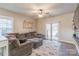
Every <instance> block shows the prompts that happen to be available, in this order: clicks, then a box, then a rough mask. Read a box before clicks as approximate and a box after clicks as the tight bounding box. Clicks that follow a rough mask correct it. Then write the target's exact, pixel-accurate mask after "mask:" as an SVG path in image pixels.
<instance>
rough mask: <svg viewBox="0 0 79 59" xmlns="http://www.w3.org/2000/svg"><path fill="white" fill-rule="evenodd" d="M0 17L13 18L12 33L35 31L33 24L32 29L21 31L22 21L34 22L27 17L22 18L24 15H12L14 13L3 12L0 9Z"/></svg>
mask: <svg viewBox="0 0 79 59" xmlns="http://www.w3.org/2000/svg"><path fill="white" fill-rule="evenodd" d="M0 15H1V16H4V17H5V16H6V17H12V18H13V32H20V33H22V32H28V31H33V30H35V23H34V25H33V29H30V30H28V29H23V21H24V20H31V21H33V22H35V20H33V19H31V18H29V17H27V16H24V15H21V14H17V13H14V12H10V11H8V10H4V9H0Z"/></svg>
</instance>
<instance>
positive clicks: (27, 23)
mask: <svg viewBox="0 0 79 59" xmlns="http://www.w3.org/2000/svg"><path fill="white" fill-rule="evenodd" d="M32 27H33V21H27V20H24V21H23V28H24V29H32Z"/></svg>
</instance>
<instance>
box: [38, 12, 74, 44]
mask: <svg viewBox="0 0 79 59" xmlns="http://www.w3.org/2000/svg"><path fill="white" fill-rule="evenodd" d="M72 20H73V13H67V14H63V15H59V16H56V17H51V18H48V19H39V20H37V32H38V33H43V34H45V24H46V23H53V22H59V40H60V41H65V42H69V43H75V41H74V39H73V29H72Z"/></svg>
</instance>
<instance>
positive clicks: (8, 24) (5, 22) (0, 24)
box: [0, 18, 13, 35]
mask: <svg viewBox="0 0 79 59" xmlns="http://www.w3.org/2000/svg"><path fill="white" fill-rule="evenodd" d="M12 23H13V21H12V19H10V18H9V19H8V18H0V35H5V34H6V33H11V32H12V28H13V26H12Z"/></svg>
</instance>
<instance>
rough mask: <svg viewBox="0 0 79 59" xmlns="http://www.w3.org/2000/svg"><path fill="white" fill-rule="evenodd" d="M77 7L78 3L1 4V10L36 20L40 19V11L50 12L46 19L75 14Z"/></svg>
mask: <svg viewBox="0 0 79 59" xmlns="http://www.w3.org/2000/svg"><path fill="white" fill-rule="evenodd" d="M76 6H77V4H76V3H0V8H4V9H7V10H10V11H12V12H16V13H21V14H24V15H27V16H29V17H31V18H34V19H37V18H38V16H37V13H36V11H37V10H38V9H43V10H44V11H46V12H49V13H48V15H45V17H49V16H56V15H60V14H64V13H68V12H73V11H75V9H76Z"/></svg>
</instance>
